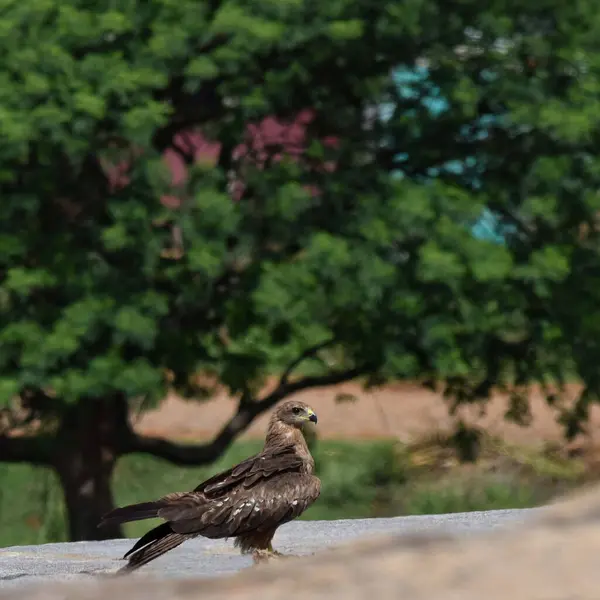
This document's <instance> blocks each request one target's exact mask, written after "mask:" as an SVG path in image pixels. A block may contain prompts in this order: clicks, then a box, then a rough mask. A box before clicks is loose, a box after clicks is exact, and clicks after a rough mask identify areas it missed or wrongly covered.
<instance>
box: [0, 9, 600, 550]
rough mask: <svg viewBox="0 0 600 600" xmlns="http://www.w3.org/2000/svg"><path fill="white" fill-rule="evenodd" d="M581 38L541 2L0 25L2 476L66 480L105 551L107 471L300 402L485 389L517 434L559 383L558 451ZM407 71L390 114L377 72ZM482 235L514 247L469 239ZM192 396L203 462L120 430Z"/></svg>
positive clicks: (80, 530) (581, 347) (62, 16)
mask: <svg viewBox="0 0 600 600" xmlns="http://www.w3.org/2000/svg"><path fill="white" fill-rule="evenodd" d="M599 19H600V17H598V16H597V15H596V11H595V10H594V8H593V6H592V4H591V3H587V2H583V1H582V2H579V3H559V2H558V1H557V0H548V1H547V2H545V3H542V4H539V3H533V2H525V3H523V2H519V3H516V2H514V3H511V2H509V3H507V2H502V3H501V2H492V3H491V4H490V3H488V4H485V3H480V2H477V3H476V2H474V1H472V0H466V1H462V2H457V3H452V2H451V3H450V4H448V3H447V2H444V3H441V2H437V1H433V0H413V1H411V2H403V3H399V2H391V1H390V2H381V3H363V2H356V1H355V0H340V1H339V2H327V3H314V2H310V1H309V0H289V1H281V0H277V1H270V0H266V1H265V0H261V2H253V1H246V2H243V1H242V0H231V1H227V2H225V1H223V2H220V1H218V0H216V1H215V0H211V1H208V0H205V1H203V2H198V1H192V0H177V2H174V1H172V0H147V1H145V2H139V3H130V2H128V3H125V2H116V3H115V2H110V3H108V2H97V3H95V4H94V6H93V8H90V5H89V4H88V3H84V2H82V1H81V0H67V1H62V2H60V3H59V2H56V0H45V1H44V2H41V3H40V2H38V3H35V4H32V3H20V4H13V5H11V6H10V7H8V8H6V10H5V11H4V12H3V15H2V17H1V19H0V26H1V27H2V32H3V35H2V36H0V51H1V52H2V56H3V65H4V73H3V75H4V81H3V86H2V90H3V91H2V93H1V98H0V131H1V136H0V139H1V140H2V141H1V142H0V164H1V167H2V169H1V171H0V174H1V176H0V177H1V178H0V186H1V188H0V189H1V193H2V211H3V212H2V220H1V221H0V248H1V249H2V252H0V348H1V350H0V367H1V369H0V398H1V399H2V400H1V401H2V402H3V403H4V404H5V406H6V409H5V411H4V414H5V417H6V418H5V421H6V423H5V428H4V431H3V433H2V434H0V459H1V460H3V461H10V462H28V463H33V464H37V465H44V466H47V467H50V468H53V469H55V470H56V472H57V473H58V475H59V477H60V480H61V482H62V485H63V488H64V492H65V500H66V505H67V511H68V517H69V526H70V536H71V539H74V540H77V539H92V538H98V537H100V536H102V537H116V536H119V535H120V531H119V530H117V529H113V530H108V531H99V530H97V529H96V524H97V522H98V520H99V517H100V515H101V514H103V513H104V512H106V511H107V510H109V509H110V508H111V507H112V495H111V490H110V476H111V472H112V470H113V468H114V465H115V462H116V461H117V459H118V458H119V457H120V456H123V455H124V454H127V453H132V452H146V453H151V454H153V455H155V456H160V457H162V458H165V459H167V460H170V461H171V462H173V463H175V464H180V465H185V464H199V463H202V462H209V461H212V460H214V459H215V458H217V457H218V456H219V455H220V454H221V453H222V452H223V451H224V450H225V448H226V447H227V445H228V444H229V443H230V442H231V441H232V440H233V439H234V438H235V437H236V436H237V435H238V434H239V433H241V432H242V431H244V429H245V428H246V427H247V426H248V425H249V424H250V422H251V421H252V420H253V419H254V418H255V417H256V416H257V415H259V414H260V413H262V412H263V411H265V410H267V409H268V408H270V407H272V406H273V405H274V404H275V403H276V402H277V401H279V400H280V399H282V398H284V397H287V396H289V395H290V394H293V393H294V392H296V391H298V390H302V389H307V388H311V387H319V386H324V385H332V384H335V383H339V382H343V381H347V380H350V379H354V378H362V379H363V380H364V381H365V383H366V384H367V385H376V384H378V383H381V382H384V381H386V380H388V379H399V378H417V379H420V380H422V381H423V382H424V383H429V384H431V385H433V384H434V383H436V382H439V383H440V384H442V385H443V386H444V387H445V390H446V392H447V394H448V396H449V397H450V398H451V399H452V400H453V401H454V402H456V403H462V402H483V401H484V400H485V399H486V398H487V397H488V396H489V393H490V390H491V389H492V387H494V386H499V387H501V388H506V389H508V390H510V391H511V392H513V403H512V407H510V408H511V414H513V415H517V416H518V415H519V414H521V415H522V414H523V411H524V410H526V408H527V407H526V401H523V397H522V394H523V390H524V389H525V386H526V385H527V384H529V383H530V382H531V381H538V382H540V383H542V384H544V385H550V383H552V385H554V386H555V387H556V384H561V383H562V382H564V381H565V379H566V378H567V376H571V375H575V376H579V377H580V378H581V379H582V380H583V381H584V383H585V388H584V393H583V394H582V396H581V398H580V400H579V401H578V402H577V404H576V406H575V407H574V408H573V410H571V412H568V413H565V414H566V421H567V422H568V423H569V426H570V433H575V432H576V428H575V425H574V424H576V423H579V422H580V421H581V417H584V416H585V414H586V411H587V409H588V406H589V403H590V402H591V400H593V399H595V398H596V395H597V392H598V377H597V375H596V374H595V368H594V366H593V365H594V364H595V362H596V358H597V356H598V354H597V341H596V340H597V336H596V335H595V329H596V327H597V326H596V323H598V322H600V319H599V318H598V316H597V315H596V313H597V309H596V304H597V303H594V298H595V294H596V293H597V292H596V291H595V290H596V289H600V288H598V286H595V285H594V284H595V282H596V279H597V278H598V276H599V274H600V273H599V271H598V260H597V254H598V242H597V228H596V221H595V214H596V212H597V210H598V197H597V193H596V191H595V190H596V188H597V183H598V182H597V179H598V175H597V173H598V169H597V159H596V158H595V153H594V150H595V147H596V146H595V143H596V138H597V122H596V120H597V118H598V117H597V116H596V115H597V114H599V113H598V112H597V111H596V103H595V99H594V95H593V94H594V93H596V91H597V89H598V70H597V60H598V59H597V58H596V56H597V53H596V52H595V50H596V44H597V41H596V40H597V39H599V38H598V36H597V33H598V32H597V29H598V25H599ZM423 64H425V65H426V66H427V77H425V78H424V79H421V80H418V81H417V82H416V83H414V85H413V86H412V88H411V90H409V92H410V93H404V92H402V90H399V89H398V86H397V85H395V84H394V81H393V77H392V76H391V74H392V71H393V69H395V68H397V67H400V66H403V67H405V68H409V69H415V68H417V66H419V65H423ZM405 91H406V90H405ZM432 95H433V96H436V95H437V96H440V97H442V98H444V99H445V102H446V103H447V109H446V110H445V111H443V112H442V113H433V112H432V111H431V110H429V109H428V108H427V103H428V98H430V97H431V96H432ZM384 104H385V106H387V107H391V114H390V115H388V117H387V118H386V119H383V118H380V113H381V110H380V108H381V107H382V106H384ZM269 119H271V120H269ZM269 123H270V124H271V125H269ZM273 123H279V124H282V127H284V129H283V130H280V131H279V132H278V134H277V135H276V136H273V137H272V138H270V139H264V136H262V134H261V131H262V130H261V127H265V126H267V125H269V126H272V125H273ZM261 124H262V125H261ZM286 127H287V128H286ZM286 132H287V133H290V132H291V133H293V139H289V136H287V137H286V135H283V134H285V133H286ZM199 135H200V136H201V138H199V137H198V136H199ZM200 139H201V140H202V141H203V143H206V144H209V147H207V148H205V151H203V152H202V151H201V150H199V148H198V141H199V140H200ZM452 161H454V162H456V161H459V162H460V163H461V165H463V168H461V169H459V170H458V171H457V170H456V169H450V168H448V164H449V163H450V162H452ZM178 162H179V163H182V164H184V165H185V170H183V169H179V171H177V172H176V173H174V172H173V171H172V170H169V168H168V167H167V165H170V166H171V169H173V167H174V166H176V165H177V163H178ZM398 171H401V173H402V175H403V176H402V177H401V178H398V177H397V174H398ZM232 196H233V198H232ZM485 208H488V209H489V210H492V211H493V212H494V214H498V215H500V218H501V220H502V225H503V226H505V229H506V235H505V243H504V244H497V243H495V242H494V241H488V240H486V239H477V238H476V237H474V236H473V235H472V234H471V232H470V228H471V226H472V224H473V223H474V222H475V221H476V220H477V218H478V217H479V216H480V215H481V211H482V210H483V209H485ZM273 373H279V379H278V382H277V383H276V384H275V385H274V386H272V388H271V389H269V390H268V391H267V392H263V391H262V390H263V387H264V383H265V381H266V377H267V376H268V375H270V374H273ZM198 375H202V378H201V379H199V378H198ZM207 381H208V382H209V383H210V384H211V385H220V386H224V387H226V388H227V389H228V390H229V391H230V392H231V394H232V395H234V396H236V397H237V398H238V410H237V413H236V414H235V416H234V417H233V418H232V420H231V421H230V422H229V423H227V424H226V426H225V427H224V428H223V429H222V430H221V431H220V432H219V433H218V434H217V435H216V437H215V438H214V440H213V441H211V442H210V443H208V444H205V445H194V446H182V445H179V444H176V443H174V442H170V441H168V440H164V439H156V438H149V437H143V436H140V435H139V434H137V433H136V432H134V431H133V429H132V428H131V426H130V423H129V420H128V413H129V407H130V406H131V404H132V403H140V402H143V403H144V405H151V404H152V403H153V402H158V401H160V400H161V399H162V398H164V397H165V394H166V391H167V389H168V388H170V387H172V388H175V389H176V390H177V391H178V392H180V393H181V394H183V395H185V396H187V397H198V396H201V395H202V394H203V393H208V392H209V391H210V387H211V386H210V385H208V384H207V383H206V382H207ZM554 392H555V390H554V388H553V389H550V387H549V388H548V395H549V397H552V394H553V393H554Z"/></svg>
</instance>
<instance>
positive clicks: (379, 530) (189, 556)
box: [0, 509, 544, 590]
mask: <svg viewBox="0 0 600 600" xmlns="http://www.w3.org/2000/svg"><path fill="white" fill-rule="evenodd" d="M543 510H544V509H527V510H499V511H486V512H470V513H455V514H446V515H427V516H412V517H394V518H388V519H349V520H339V521H295V522H292V523H288V524H287V525H284V526H283V527H281V528H280V529H279V530H278V532H277V534H276V536H275V540H274V546H275V547H276V548H277V549H278V550H280V551H282V552H285V553H289V554H293V555H307V554H313V553H314V552H316V551H318V550H321V549H324V548H327V547H331V546H336V545H338V544H342V543H345V542H348V541H351V540H353V539H356V538H364V537H368V536H372V535H379V534H390V533H394V534H401V535H402V534H406V535H408V534H423V535H426V536H428V535H432V536H437V535H440V534H450V535H458V536H461V537H464V536H472V535H476V534H480V533H489V532H491V531H492V530H495V529H498V528H502V527H506V526H511V525H512V526H516V525H520V524H522V523H524V522H525V521H528V520H530V519H531V518H532V517H534V516H536V515H538V514H540V513H541V512H543ZM133 543H134V540H112V541H106V542H76V543H64V544H43V545H39V546H13V547H9V548H3V549H0V590H1V589H10V588H14V587H18V586H24V585H27V584H35V583H41V582H49V581H69V580H86V579H88V580H89V579H90V578H98V577H102V576H104V575H109V574H111V573H114V572H115V571H117V570H118V569H119V567H120V566H122V565H123V564H124V562H123V561H122V560H120V559H121V557H122V556H123V554H124V553H125V552H126V551H127V550H128V549H129V548H130V547H131V546H132V545H133ZM251 564H252V562H251V559H250V558H249V557H247V556H241V555H240V554H239V551H238V550H237V549H234V548H233V543H232V541H231V540H216V541H212V540H207V539H204V538H198V539H195V540H190V541H188V542H186V543H185V544H183V545H182V546H180V547H179V548H177V549H175V550H173V551H171V552H169V553H167V554H166V555H164V556H162V557H161V558H159V559H157V560H156V561H153V562H152V563H150V564H149V565H147V566H145V567H144V568H142V569H140V571H137V572H136V573H135V574H134V575H133V576H134V577H144V576H145V575H150V576H153V577H159V578H161V579H165V578H170V579H174V578H176V579H186V578H194V577H215V576H224V575H230V574H233V573H236V572H238V571H240V570H242V569H244V568H246V567H248V566H250V565H251Z"/></svg>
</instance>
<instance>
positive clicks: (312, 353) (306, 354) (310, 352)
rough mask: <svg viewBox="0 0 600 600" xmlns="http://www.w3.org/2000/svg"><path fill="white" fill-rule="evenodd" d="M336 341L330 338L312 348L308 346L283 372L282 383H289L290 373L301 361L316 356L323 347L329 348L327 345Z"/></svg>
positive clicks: (280, 381)
mask: <svg viewBox="0 0 600 600" xmlns="http://www.w3.org/2000/svg"><path fill="white" fill-rule="evenodd" d="M334 342H335V340H334V339H333V338H330V339H328V340H325V341H324V342H321V343H320V344H316V345H315V346H312V347H311V348H307V349H306V350H305V351H304V352H303V353H302V354H301V355H300V356H299V357H298V358H297V359H296V360H294V361H292V362H291V363H290V364H289V366H288V368H287V369H286V370H285V371H284V372H283V375H282V376H281V379H280V380H279V383H280V385H281V384H286V383H288V381H289V378H290V375H291V374H292V373H293V372H294V369H296V368H297V367H298V366H299V365H300V363H302V362H304V361H305V360H306V359H308V358H312V357H313V356H316V354H317V353H318V352H319V351H321V350H323V348H327V346H331V345H332V344H333V343H334Z"/></svg>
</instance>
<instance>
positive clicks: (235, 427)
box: [124, 365, 371, 466]
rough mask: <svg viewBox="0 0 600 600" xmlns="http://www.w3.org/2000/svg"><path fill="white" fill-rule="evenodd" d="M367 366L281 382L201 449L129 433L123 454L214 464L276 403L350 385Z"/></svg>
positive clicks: (183, 463)
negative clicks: (319, 389)
mask: <svg viewBox="0 0 600 600" xmlns="http://www.w3.org/2000/svg"><path fill="white" fill-rule="evenodd" d="M370 370H371V368H370V367H369V366H368V365H365V366H363V367H354V368H352V369H346V370H340V371H333V372H331V373H328V374H327V375H317V376H312V377H303V378H302V379H299V380H298V381H294V382H283V383H281V382H280V383H279V385H278V386H277V387H276V388H275V389H274V390H273V391H272V392H271V393H270V394H268V395H267V396H265V397H264V398H262V399H261V400H257V401H255V402H241V403H240V404H239V406H238V410H237V412H236V414H235V415H234V416H233V417H232V418H231V419H230V420H229V421H228V422H227V423H226V424H225V426H224V427H223V428H222V429H221V431H220V432H219V433H218V434H217V435H216V436H215V437H214V438H213V440H212V441H210V442H208V443H206V444H200V445H197V444H195V445H191V444H190V445H186V444H177V443H175V442H171V441H169V440H166V439H163V438H157V437H148V436H143V435H138V434H136V433H134V432H133V431H132V432H131V435H130V439H129V444H128V445H127V446H126V450H125V452H124V453H133V452H141V453H145V454H152V455H153V456H156V457H158V458H162V459H164V460H168V461H169V462H171V463H173V464H176V465H180V466H192V465H202V464H206V463H210V462H213V461H215V460H217V459H218V458H219V457H220V456H221V455H222V454H223V453H224V452H225V450H226V449H227V448H228V447H229V445H230V444H231V442H232V441H233V440H234V439H235V438H237V437H238V436H239V435H240V434H241V433H243V432H244V431H245V430H246V429H247V428H248V426H249V425H250V424H251V423H252V421H254V419H255V418H256V417H258V416H259V415H260V414H262V413H263V412H265V411H267V410H268V409H270V408H272V407H273V406H275V404H277V403H278V402H279V401H281V400H283V399H284V398H287V397H288V396H291V395H292V394H295V393H297V392H300V391H302V390H307V389H312V388H317V387H325V386H329V385H335V384H338V383H343V382H345V381H350V380H352V379H355V378H356V377H360V376H361V375H365V374H367V373H368V372H369V371H370Z"/></svg>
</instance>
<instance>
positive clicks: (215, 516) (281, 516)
mask: <svg viewBox="0 0 600 600" xmlns="http://www.w3.org/2000/svg"><path fill="white" fill-rule="evenodd" d="M307 422H312V423H315V424H316V423H317V415H316V413H315V411H314V410H313V409H312V408H310V407H309V406H308V405H307V404H305V403H303V402H299V401H294V400H288V401H286V402H283V403H282V404H280V405H279V406H278V407H277V408H276V409H275V410H274V411H273V414H272V415H271V418H270V419H269V424H268V427H267V434H266V438H265V443H264V446H263V449H262V450H261V452H259V453H258V454H256V455H254V456H251V457H249V458H247V459H246V460H243V461H242V462H240V463H239V464H237V465H235V466H233V467H232V468H230V469H228V470H226V471H223V472H221V473H218V474H216V475H214V476H213V477H210V478H209V479H207V480H206V481H204V482H202V483H201V484H200V485H198V486H197V487H196V488H195V489H194V490H193V491H191V492H174V493H171V494H167V495H166V496H163V497H162V498H159V499H158V500H154V501H151V502H141V503H139V504H131V505H128V506H124V507H121V508H115V509H114V510H112V511H110V512H109V513H107V514H106V515H104V516H103V517H102V519H101V521H100V523H99V525H98V526H99V527H101V526H103V525H106V524H108V523H117V524H120V523H127V522H131V521H140V520H144V519H151V518H156V517H158V518H161V519H163V520H164V523H162V524H160V525H158V526H157V527H155V528H154V529H151V530H150V531H148V532H147V533H146V534H145V535H143V536H142V537H141V538H140V539H139V540H138V541H137V542H136V543H135V545H134V546H133V547H132V548H131V549H130V550H129V551H128V552H127V553H126V554H125V555H124V556H123V559H127V560H128V562H127V564H126V565H125V566H123V567H122V568H121V569H119V571H118V573H119V574H126V573H129V572H131V571H134V570H136V569H138V568H140V567H142V566H143V565H145V564H147V563H149V562H150V561H152V560H154V559H156V558H158V557H159V556H162V555H163V554H165V553H166V552H168V551H170V550H173V549H174V548H176V547H177V546H179V545H180V544H182V543H183V542H185V541H186V540H189V539H192V538H195V537H199V536H203V537H206V538H209V539H227V538H234V547H236V548H238V549H239V550H240V552H241V554H243V555H249V554H250V555H251V556H252V559H253V562H254V563H255V564H257V563H261V562H265V561H268V560H270V559H272V558H285V557H289V555H285V554H282V553H281V552H278V551H276V550H274V549H273V546H272V540H273V537H274V535H275V531H276V530H277V528H278V527H279V526H281V525H283V524H284V523H288V522H289V521H292V520H293V519H296V518H297V517H299V516H300V515H301V514H302V513H303V512H304V511H305V510H306V509H307V508H308V507H309V506H311V505H312V504H313V503H314V502H315V501H316V500H317V498H318V497H319V495H320V492H321V481H320V479H319V478H318V477H317V476H316V475H315V474H314V470H315V461H314V459H313V457H312V455H311V453H310V451H309V449H308V446H307V444H306V440H305V438H304V434H303V427H304V425H305V424H306V423H307Z"/></svg>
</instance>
